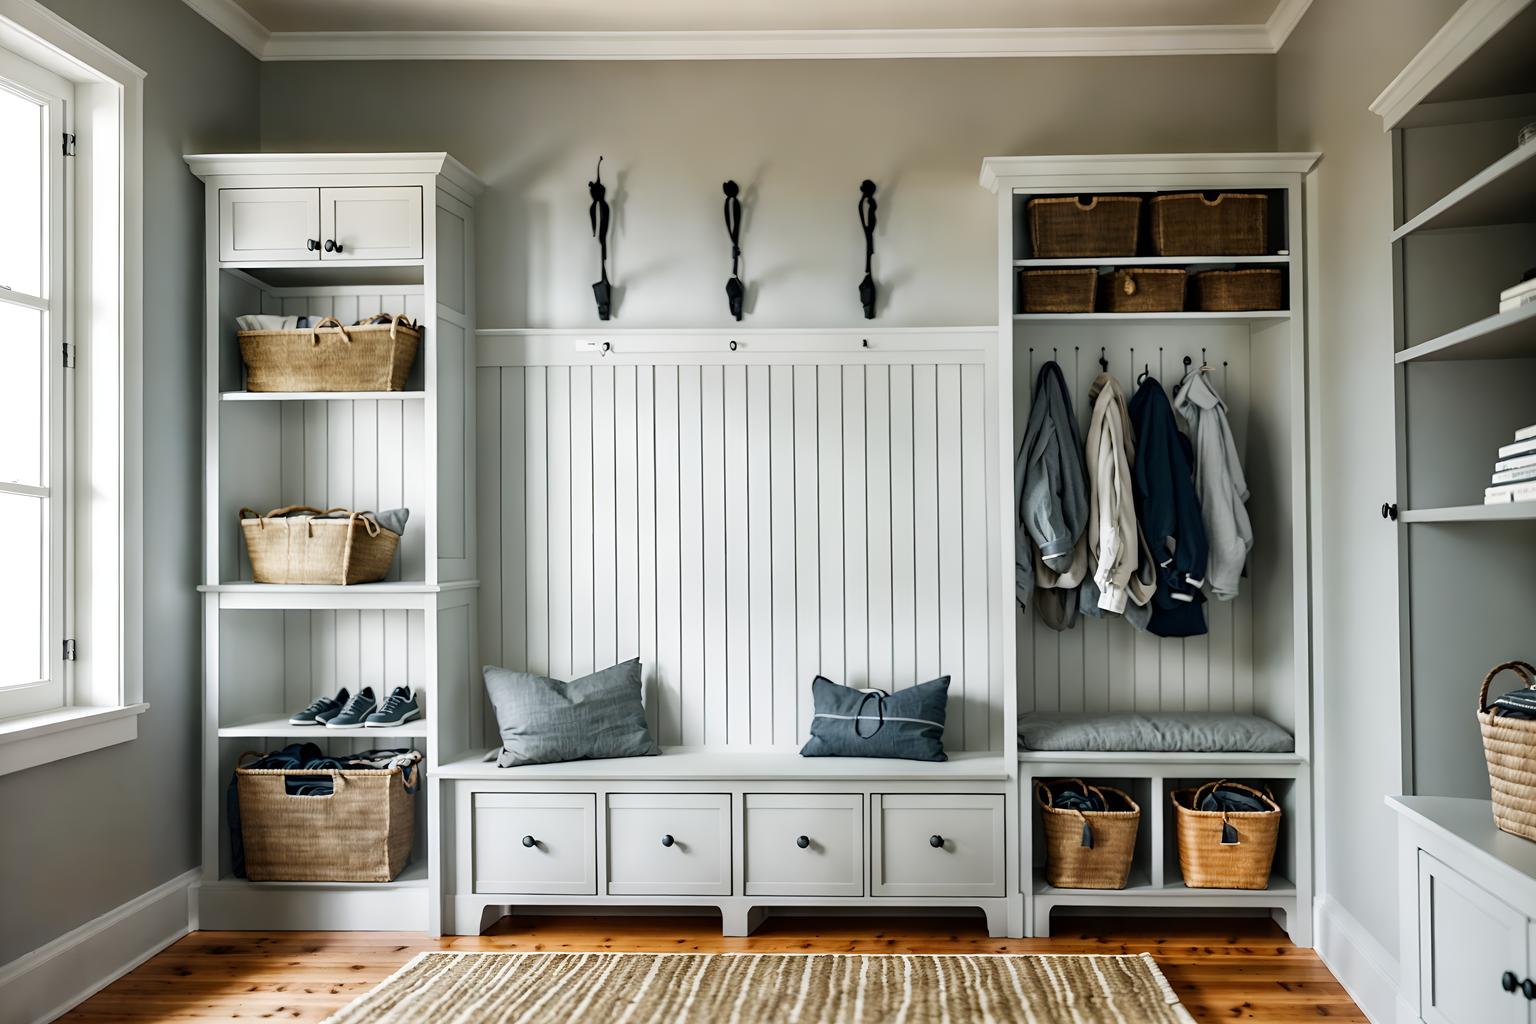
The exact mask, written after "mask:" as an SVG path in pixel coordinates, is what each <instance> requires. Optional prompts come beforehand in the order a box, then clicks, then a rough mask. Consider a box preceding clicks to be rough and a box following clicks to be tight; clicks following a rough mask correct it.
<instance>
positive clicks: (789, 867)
mask: <svg viewBox="0 0 1536 1024" xmlns="http://www.w3.org/2000/svg"><path fill="white" fill-rule="evenodd" d="M746 848H747V850H746V860H747V863H746V885H745V889H746V894H747V895H748V896H862V895H864V798H863V797H862V796H861V795H859V794H858V793H832V794H800V793H749V794H747V797H746Z"/></svg>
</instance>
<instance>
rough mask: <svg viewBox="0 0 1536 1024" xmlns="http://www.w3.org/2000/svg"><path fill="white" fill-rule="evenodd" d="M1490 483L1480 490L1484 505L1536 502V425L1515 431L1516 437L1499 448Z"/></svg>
mask: <svg viewBox="0 0 1536 1024" xmlns="http://www.w3.org/2000/svg"><path fill="white" fill-rule="evenodd" d="M1491 483H1492V486H1491V487H1488V488H1486V489H1485V490H1484V491H1483V504H1484V505H1502V504H1504V503H1505V502H1510V501H1536V424H1532V425H1531V426H1529V427H1521V428H1520V429H1519V430H1517V431H1515V440H1514V442H1513V443H1512V444H1506V445H1505V446H1504V447H1502V448H1500V449H1499V461H1498V462H1496V463H1494V466H1493V480H1492V481H1491Z"/></svg>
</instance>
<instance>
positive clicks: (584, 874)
mask: <svg viewBox="0 0 1536 1024" xmlns="http://www.w3.org/2000/svg"><path fill="white" fill-rule="evenodd" d="M470 800H471V807H472V811H471V815H470V817H471V825H470V827H471V828H472V829H473V831H474V835H473V837H472V839H471V849H472V851H473V857H474V860H473V866H472V868H471V871H472V873H473V878H474V887H475V892H477V893H481V892H484V893H497V892H506V893H527V894H530V895H542V896H595V895H597V839H596V826H597V797H596V796H594V795H593V794H591V793H475V794H472V795H471V798H470Z"/></svg>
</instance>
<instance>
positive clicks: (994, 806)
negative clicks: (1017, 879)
mask: <svg viewBox="0 0 1536 1024" xmlns="http://www.w3.org/2000/svg"><path fill="white" fill-rule="evenodd" d="M873 799H874V801H875V804H874V814H875V821H874V827H873V829H872V830H871V833H872V835H873V836H874V850H873V863H874V871H873V882H872V885H873V893H874V895H876V896H1002V895H1003V894H1004V893H1003V889H1004V885H1003V869H1004V856H1003V797H1002V794H1001V793H998V794H986V795H970V794H953V795H951V794H932V793H923V794H914V793H882V794H879V795H876V796H875V797H874V798H873Z"/></svg>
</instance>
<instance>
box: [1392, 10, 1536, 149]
mask: <svg viewBox="0 0 1536 1024" xmlns="http://www.w3.org/2000/svg"><path fill="white" fill-rule="evenodd" d="M1530 3H1531V0H1467V2H1466V3H1465V4H1463V5H1462V6H1461V8H1460V9H1459V10H1458V11H1457V12H1456V13H1455V14H1453V15H1451V19H1450V20H1449V21H1447V22H1446V23H1445V25H1444V26H1443V27H1441V29H1440V31H1439V32H1436V33H1435V35H1434V37H1433V38H1432V39H1430V41H1429V42H1427V43H1425V44H1424V48H1423V49H1422V50H1420V51H1419V52H1418V53H1417V54H1415V55H1414V58H1413V59H1412V60H1411V61H1409V62H1408V64H1407V66H1406V67H1404V68H1403V70H1402V71H1400V72H1398V75H1397V77H1396V78H1394V79H1392V82H1391V84H1389V85H1388V86H1387V87H1386V88H1385V89H1383V90H1382V91H1381V95H1380V96H1377V97H1376V99H1375V100H1374V101H1372V103H1371V113H1373V114H1378V115H1380V117H1381V125H1382V130H1383V131H1391V130H1392V129H1393V128H1395V127H1396V126H1397V124H1398V122H1400V121H1402V120H1403V118H1405V117H1407V116H1408V114H1409V113H1410V112H1412V110H1413V108H1414V107H1416V106H1418V105H1419V104H1420V103H1422V102H1424V100H1425V98H1426V97H1428V96H1429V95H1430V94H1431V93H1432V92H1434V91H1435V89H1436V88H1438V87H1439V86H1440V85H1441V84H1442V83H1443V82H1445V80H1446V79H1447V78H1449V77H1450V76H1451V75H1453V74H1455V72H1456V70H1457V69H1458V68H1460V67H1461V65H1462V63H1463V62H1465V61H1466V59H1467V58H1468V57H1470V56H1472V55H1473V54H1474V53H1476V52H1477V51H1478V50H1480V49H1482V47H1483V44H1485V43H1487V42H1488V40H1490V39H1492V38H1493V37H1494V36H1496V35H1498V33H1499V31H1500V30H1501V29H1503V28H1504V26H1506V25H1508V24H1509V23H1510V22H1511V21H1513V20H1514V18H1515V16H1516V15H1518V14H1519V13H1520V12H1521V11H1523V10H1525V9H1526V8H1527V7H1529V6H1530Z"/></svg>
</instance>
